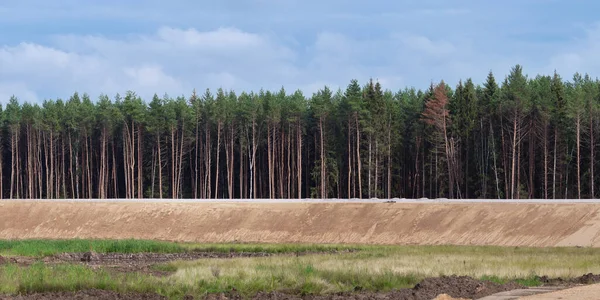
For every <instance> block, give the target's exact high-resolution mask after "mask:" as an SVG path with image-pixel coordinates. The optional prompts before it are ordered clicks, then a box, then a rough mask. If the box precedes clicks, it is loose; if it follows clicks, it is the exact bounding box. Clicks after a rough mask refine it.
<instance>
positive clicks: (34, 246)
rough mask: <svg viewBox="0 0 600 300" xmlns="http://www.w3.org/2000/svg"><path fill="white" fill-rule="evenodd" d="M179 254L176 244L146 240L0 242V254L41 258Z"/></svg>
mask: <svg viewBox="0 0 600 300" xmlns="http://www.w3.org/2000/svg"><path fill="white" fill-rule="evenodd" d="M90 250H93V251H95V252H98V253H140V252H154V253H180V252H185V251H186V248H184V247H182V246H181V245H179V244H176V243H169V242H159V241H146V240H9V241H6V240H0V254H4V255H20V256H34V257H43V256H51V255H55V254H59V253H65V252H87V251H90Z"/></svg>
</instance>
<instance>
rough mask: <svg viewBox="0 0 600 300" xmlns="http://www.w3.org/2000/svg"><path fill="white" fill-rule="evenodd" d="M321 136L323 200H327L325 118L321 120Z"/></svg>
mask: <svg viewBox="0 0 600 300" xmlns="http://www.w3.org/2000/svg"><path fill="white" fill-rule="evenodd" d="M319 134H320V140H321V143H320V146H321V198H322V199H326V198H327V191H326V190H325V145H324V143H323V142H324V138H323V117H322V116H321V117H320V118H319Z"/></svg>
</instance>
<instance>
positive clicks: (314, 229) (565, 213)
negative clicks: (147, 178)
mask: <svg viewBox="0 0 600 300" xmlns="http://www.w3.org/2000/svg"><path fill="white" fill-rule="evenodd" d="M599 212H600V204H581V203H580V204H528V203H523V204H521V203H452V204H448V203H446V204H440V203H423V204H420V203H270V204H269V203H262V204H259V203H227V202H222V203H140V202H137V203H136V202H124V203H114V202H106V203H104V202H89V203H83V202H81V203H74V202H60V201H44V202H18V201H6V200H2V201H0V239H30V238H52V239H55V238H61V239H66V238H98V239H122V238H139V239H157V240H170V241H189V242H232V241H244V242H265V243H292V242H301V243H352V244H355V243H364V244H429V245H431V244H455V245H502V246H536V247H546V246H599V245H600V237H599V232H600V214H599Z"/></svg>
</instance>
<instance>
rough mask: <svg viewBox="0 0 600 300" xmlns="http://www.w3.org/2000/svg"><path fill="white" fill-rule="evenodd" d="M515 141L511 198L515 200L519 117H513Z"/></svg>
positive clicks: (511, 175) (513, 144) (513, 143)
mask: <svg viewBox="0 0 600 300" xmlns="http://www.w3.org/2000/svg"><path fill="white" fill-rule="evenodd" d="M512 137H513V139H512V164H511V165H512V167H511V170H510V171H511V174H510V198H511V199H514V198H515V179H516V176H515V175H516V174H515V170H516V167H517V117H516V116H514V117H513V136H512Z"/></svg>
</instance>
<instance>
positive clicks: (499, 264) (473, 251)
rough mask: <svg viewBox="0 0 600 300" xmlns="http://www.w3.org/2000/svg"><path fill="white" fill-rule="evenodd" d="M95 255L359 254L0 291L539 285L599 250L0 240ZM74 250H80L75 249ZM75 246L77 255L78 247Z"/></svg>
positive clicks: (21, 278) (186, 265) (4, 271)
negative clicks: (464, 282)
mask: <svg viewBox="0 0 600 300" xmlns="http://www.w3.org/2000/svg"><path fill="white" fill-rule="evenodd" d="M89 243H92V245H94V246H96V247H97V248H95V249H94V250H95V251H98V252H103V251H104V252H126V253H131V252H135V251H142V252H147V251H148V252H181V251H212V252H230V251H231V252H268V253H290V252H327V251H331V250H345V249H356V250H360V251H357V252H352V253H345V254H341V255H328V254H317V255H305V256H299V257H296V256H295V255H287V256H273V257H254V258H234V259H201V260H196V261H176V262H170V263H167V264H159V265H155V266H152V267H151V268H152V269H153V270H156V271H164V272H173V274H172V275H170V276H167V277H153V276H151V275H147V274H136V273H128V274H119V273H115V272H108V271H104V270H91V269H88V268H86V267H85V266H80V265H68V264H64V265H56V266H52V265H44V264H42V263H36V264H34V265H32V266H29V267H22V266H17V265H11V264H9V265H3V266H0V293H8V294H15V293H25V292H39V291H76V290H80V289H87V288H97V289H107V290H113V291H117V292H127V291H130V292H132V291H134V292H154V293H159V294H161V295H165V296H168V297H171V298H174V299H181V298H182V297H183V296H184V295H186V294H192V295H194V296H203V295H207V294H211V293H221V292H225V293H226V292H229V291H231V290H232V289H235V290H236V291H237V292H239V293H240V294H242V295H245V296H252V295H254V294H256V293H257V292H270V291H275V290H277V291H281V292H289V293H298V294H326V293H336V292H352V291H390V290H393V289H399V288H410V287H413V286H414V285H415V284H416V283H418V282H419V281H421V280H422V279H424V278H426V277H437V276H441V275H466V276H471V277H474V278H479V279H483V280H490V281H493V282H497V283H506V282H509V281H516V282H518V283H520V284H523V285H526V286H538V285H541V282H539V280H538V279H537V277H536V275H540V276H541V275H547V276H549V277H563V278H572V277H576V276H581V275H583V274H586V273H590V272H591V273H596V274H597V273H600V249H595V248H520V247H470V246H462V247H461V246H340V245H260V244H221V245H216V244H211V245H199V244H174V243H166V242H146V241H68V242H67V241H21V242H14V241H11V242H0V249H1V250H0V251H2V252H4V253H6V252H9V253H19V254H20V255H22V254H29V255H43V254H44V253H51V252H53V251H55V252H63V251H64V252H76V251H87V250H89ZM78 247H79V248H78ZM78 249H79V250H78Z"/></svg>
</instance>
